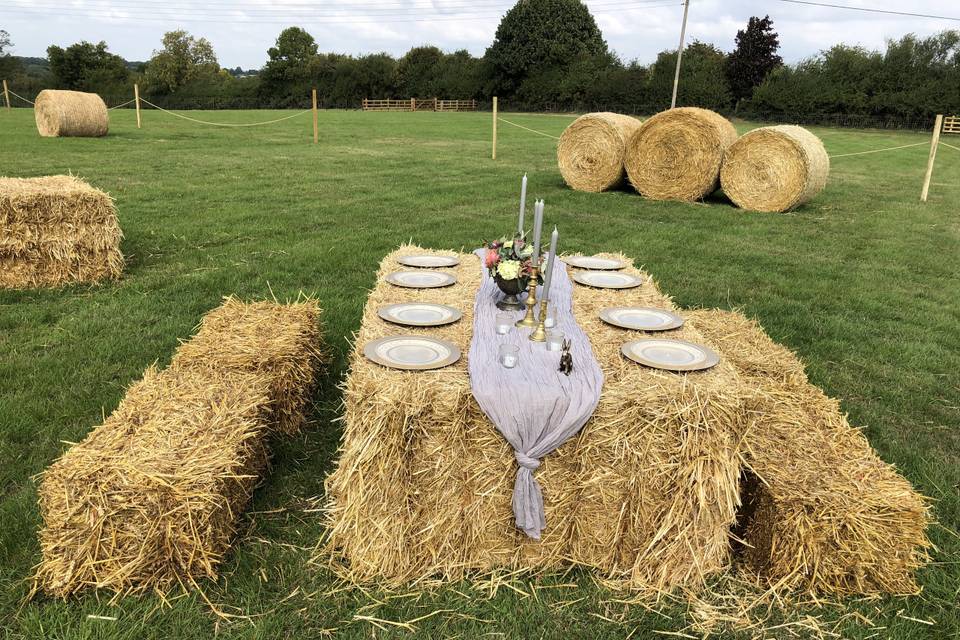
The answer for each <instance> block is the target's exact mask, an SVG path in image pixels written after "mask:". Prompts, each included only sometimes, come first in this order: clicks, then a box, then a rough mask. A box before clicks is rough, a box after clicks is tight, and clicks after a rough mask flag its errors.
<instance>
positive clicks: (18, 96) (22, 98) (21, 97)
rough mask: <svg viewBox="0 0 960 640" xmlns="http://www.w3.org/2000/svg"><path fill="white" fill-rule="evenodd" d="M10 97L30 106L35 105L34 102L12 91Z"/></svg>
mask: <svg viewBox="0 0 960 640" xmlns="http://www.w3.org/2000/svg"><path fill="white" fill-rule="evenodd" d="M7 91H10V90H9V89H7ZM10 95H12V96H13V97H14V98H20V99H21V100H23V101H24V102H27V103H29V104H35V103H34V102H33V100H27V99H26V98H24V97H23V96H21V95H18V94H16V93H14V92H13V91H10Z"/></svg>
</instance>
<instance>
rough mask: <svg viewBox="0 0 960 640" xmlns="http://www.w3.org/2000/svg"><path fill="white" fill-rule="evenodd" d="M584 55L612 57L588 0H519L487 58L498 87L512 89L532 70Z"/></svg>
mask: <svg viewBox="0 0 960 640" xmlns="http://www.w3.org/2000/svg"><path fill="white" fill-rule="evenodd" d="M585 56H587V57H594V56H601V57H606V58H608V59H609V60H610V61H611V62H612V61H613V58H612V56H610V53H609V50H608V49H607V43H606V41H604V39H603V34H601V33H600V28H599V27H597V23H596V21H595V20H594V19H593V16H592V15H591V14H590V11H589V9H587V7H586V5H585V4H583V3H582V2H581V1H580V0H520V1H519V2H517V4H515V5H514V6H513V8H512V9H510V10H509V11H508V12H507V13H506V15H505V16H503V20H501V21H500V26H498V27H497V33H496V36H495V37H494V40H493V44H491V45H490V48H488V49H487V52H486V55H485V56H484V58H485V61H486V63H487V65H488V68H489V69H490V71H491V73H492V74H493V80H494V85H495V89H496V90H498V91H507V92H512V91H513V90H515V89H516V88H517V87H519V86H520V84H521V83H522V82H523V81H524V80H525V79H526V78H528V77H529V76H531V75H533V74H534V73H542V72H544V71H547V70H549V69H554V68H565V67H567V66H569V65H571V64H572V63H573V62H574V61H578V60H582V59H583V58H584V57H585Z"/></svg>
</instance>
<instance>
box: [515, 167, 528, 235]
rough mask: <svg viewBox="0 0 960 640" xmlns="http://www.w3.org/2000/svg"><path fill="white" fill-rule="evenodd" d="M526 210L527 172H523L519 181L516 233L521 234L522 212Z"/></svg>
mask: <svg viewBox="0 0 960 640" xmlns="http://www.w3.org/2000/svg"><path fill="white" fill-rule="evenodd" d="M526 210H527V174H523V181H521V182H520V220H519V222H517V235H518V236H522V235H523V214H524V212H525V211H526Z"/></svg>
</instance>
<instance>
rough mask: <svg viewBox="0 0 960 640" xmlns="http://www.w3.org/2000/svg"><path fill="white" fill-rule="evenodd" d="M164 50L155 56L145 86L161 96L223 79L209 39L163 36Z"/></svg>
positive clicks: (178, 34)
mask: <svg viewBox="0 0 960 640" xmlns="http://www.w3.org/2000/svg"><path fill="white" fill-rule="evenodd" d="M161 42H162V44H163V48H161V49H160V50H159V51H154V52H153V57H152V58H151V59H150V61H149V62H148V63H147V69H146V72H145V74H144V82H145V84H146V85H147V87H148V88H149V89H150V90H151V91H154V92H157V93H173V92H174V91H176V90H177V89H178V88H180V87H182V86H184V85H187V84H191V83H193V82H195V81H197V80H198V79H201V78H209V79H211V80H213V79H214V78H218V77H219V75H218V74H219V71H220V65H219V64H218V63H217V56H216V54H215V53H214V52H213V46H212V45H211V44H210V42H209V41H208V40H207V39H206V38H194V37H193V36H191V35H190V34H189V33H187V32H186V31H182V30H180V31H168V32H167V33H165V34H163V40H162V41H161Z"/></svg>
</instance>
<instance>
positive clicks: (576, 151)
mask: <svg viewBox="0 0 960 640" xmlns="http://www.w3.org/2000/svg"><path fill="white" fill-rule="evenodd" d="M639 128H640V120H637V119H636V118H632V117H630V116H625V115H621V114H619V113H609V112H600V113H588V114H586V115H582V116H580V117H579V118H577V119H576V120H574V121H573V122H572V123H570V126H569V127H567V128H566V129H564V131H563V134H561V136H560V142H559V144H558V145H557V164H558V165H559V166H560V174H561V175H562V176H563V179H564V180H565V181H566V183H567V184H568V185H569V186H570V187H571V188H573V189H576V190H577V191H605V190H607V189H611V188H613V187H616V186H617V185H619V184H620V183H622V182H623V178H624V168H623V155H624V151H625V150H626V146H627V140H629V139H630V136H631V135H633V132H634V131H636V130H637V129H639Z"/></svg>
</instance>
